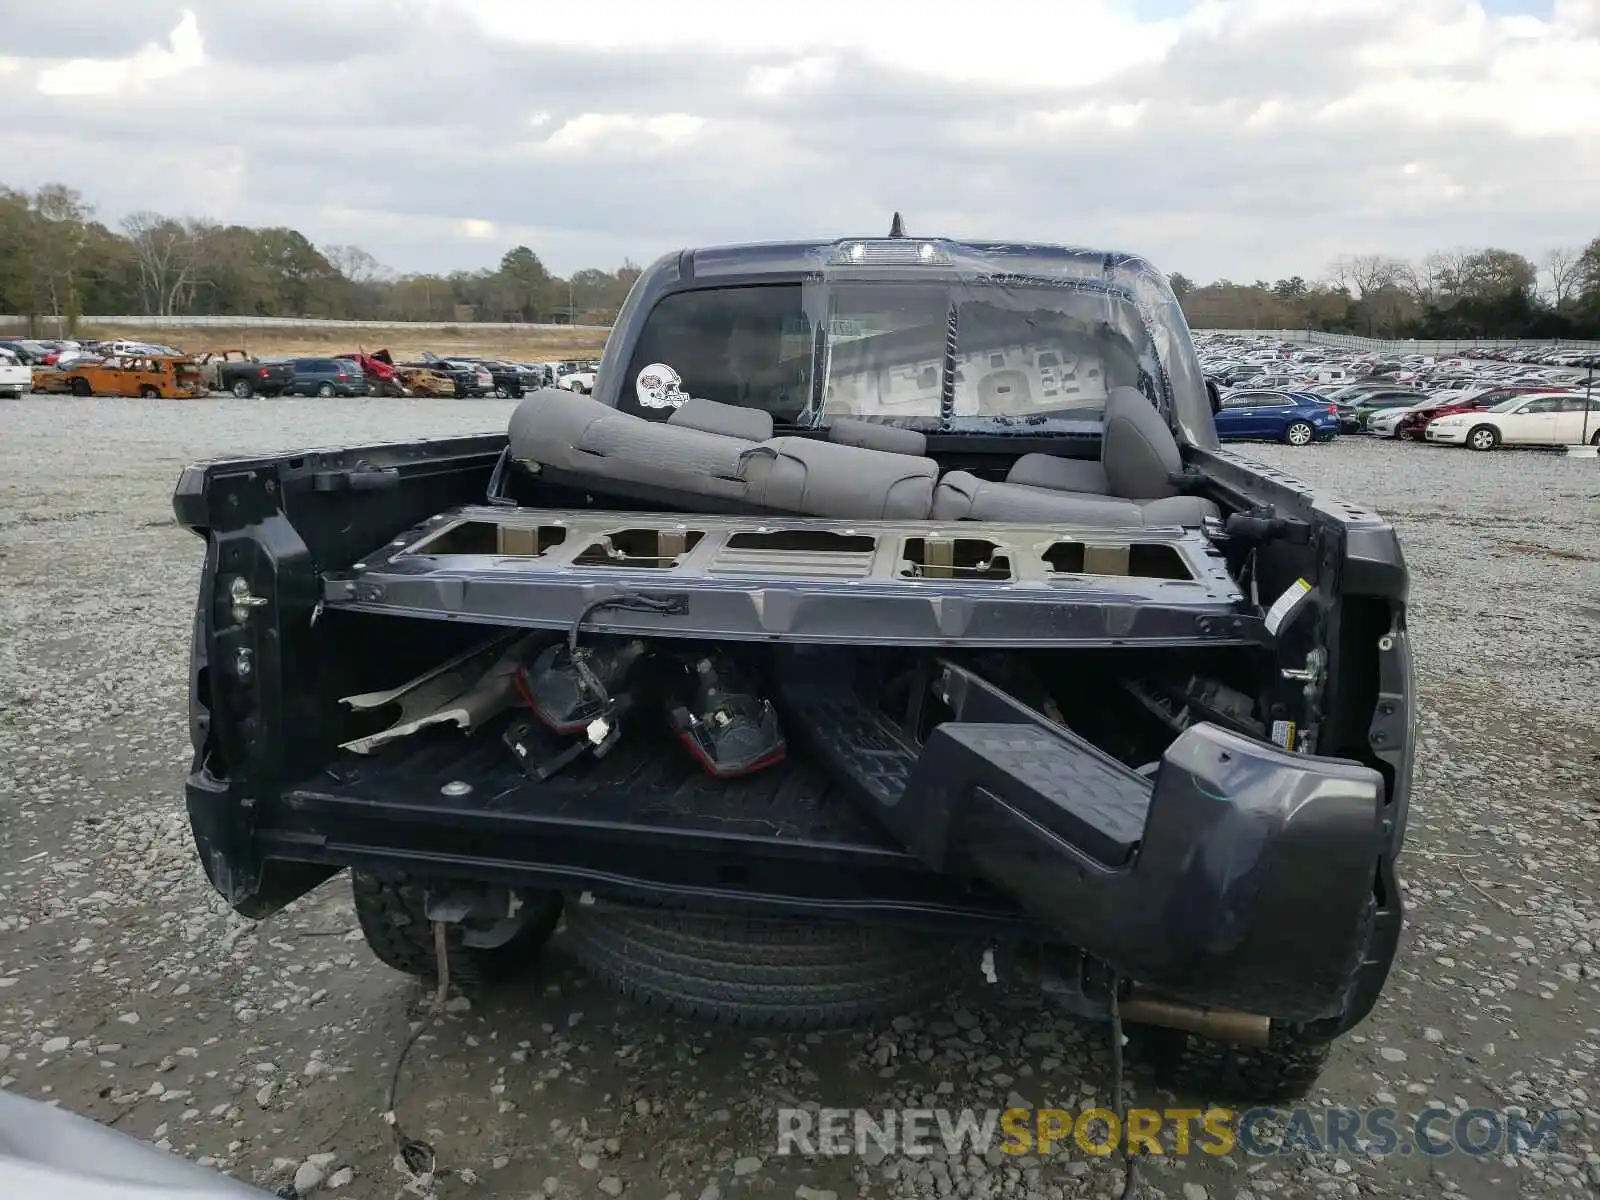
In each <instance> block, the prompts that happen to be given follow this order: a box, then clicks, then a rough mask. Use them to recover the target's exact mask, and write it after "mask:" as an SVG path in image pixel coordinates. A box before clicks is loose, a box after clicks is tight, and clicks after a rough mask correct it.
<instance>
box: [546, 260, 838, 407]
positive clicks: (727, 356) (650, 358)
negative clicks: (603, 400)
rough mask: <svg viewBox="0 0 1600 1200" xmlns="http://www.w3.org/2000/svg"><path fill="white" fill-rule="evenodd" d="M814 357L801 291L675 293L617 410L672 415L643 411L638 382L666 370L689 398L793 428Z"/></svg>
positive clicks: (651, 326)
mask: <svg viewBox="0 0 1600 1200" xmlns="http://www.w3.org/2000/svg"><path fill="white" fill-rule="evenodd" d="M811 354H812V334H811V326H810V323H809V322H808V321H807V319H806V314H805V310H804V308H803V307H802V300H801V288H800V285H799V284H778V285H763V286H759V287H729V288H714V289H708V290H704V291H693V292H677V293H675V294H673V295H670V296H666V297H663V298H662V300H661V301H660V302H659V303H658V304H657V305H656V306H655V308H654V309H653V310H652V311H651V313H650V316H649V318H648V319H647V320H646V322H645V325H644V328H643V330H641V332H640V335H639V340H638V342H637V343H636V345H635V347H634V354H633V361H632V362H631V363H629V365H628V374H627V377H626V378H625V379H624V380H623V386H622V394H621V397H620V399H619V402H618V403H619V407H621V408H622V409H624V410H625V411H628V412H634V413H637V414H639V415H642V416H654V417H657V418H659V417H661V416H663V415H664V414H665V412H666V411H668V407H665V406H663V407H658V406H653V405H646V404H641V403H640V398H639V388H638V386H637V381H638V379H639V376H640V374H641V373H643V372H644V371H645V369H646V368H647V367H656V366H664V367H667V368H669V369H670V371H671V372H673V373H675V374H676V375H677V377H678V380H679V381H680V382H679V384H678V389H679V391H680V392H681V393H682V394H684V395H689V396H698V397H700V398H702V399H705V400H716V401H719V402H720V403H723V404H738V405H742V406H744V407H747V408H759V409H762V410H764V411H766V412H770V413H771V414H772V416H773V420H774V421H776V422H777V423H779V424H792V423H794V422H796V421H797V420H798V419H799V418H800V416H801V414H802V412H804V411H805V408H806V406H807V404H808V403H809V402H810V399H811ZM570 365H571V364H563V366H570Z"/></svg>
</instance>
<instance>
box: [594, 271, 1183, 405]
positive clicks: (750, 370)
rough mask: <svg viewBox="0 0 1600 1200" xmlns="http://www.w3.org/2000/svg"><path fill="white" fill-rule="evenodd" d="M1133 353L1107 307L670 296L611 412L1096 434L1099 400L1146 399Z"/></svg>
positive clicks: (1026, 291)
mask: <svg viewBox="0 0 1600 1200" xmlns="http://www.w3.org/2000/svg"><path fill="white" fill-rule="evenodd" d="M819 327H820V329H821V333H822V334H823V335H824V336H819ZM952 333H953V334H954V337H955V344H954V346H953V347H952V346H951V337H952ZM1130 333H1133V334H1134V336H1133V337H1130V336H1129V334H1130ZM1136 337H1137V331H1136V325H1135V324H1134V323H1133V322H1131V321H1130V320H1128V319H1127V315H1126V309H1125V308H1124V306H1123V303H1122V302H1121V301H1120V300H1119V299H1118V298H1117V297H1115V296H1111V295H1107V294H1106V293H1105V292H1104V291H1089V290H1087V289H1082V288H1074V287H1045V286H1032V285H1023V286H1005V287H991V286H982V285H970V284H965V283H954V282H950V281H946V280H941V279H928V280H920V281H916V282H910V283H904V284H902V283H898V282H887V281H885V282H877V281H870V282H851V281H840V282H838V283H830V284H828V285H827V286H826V287H817V286H816V285H812V286H810V287H809V288H808V286H807V285H803V284H772V285H760V286H744V287H724V288H714V289H705V290H699V291H688V292H678V293H674V294H672V295H669V296H666V297H663V298H662V300H661V301H660V302H658V303H657V305H656V306H655V308H654V309H653V310H652V311H651V313H650V315H649V317H648V318H647V319H646V321H645V324H644V327H643V329H642V330H641V333H640V336H639V339H638V342H637V344H636V346H635V349H634V355H633V359H632V361H631V362H630V363H629V364H628V374H627V376H626V377H625V378H624V379H623V380H622V388H621V395H620V397H619V406H620V407H621V408H623V409H624V410H625V411H630V412H634V413H637V414H639V415H642V416H647V417H654V418H656V419H661V418H663V417H664V416H666V415H668V413H669V412H670V410H671V409H672V408H673V407H675V406H676V404H677V403H680V402H681V398H682V397H685V396H695V397H700V398H703V399H707V400H714V401H718V402H721V403H724V404H736V405H740V406H742V407H749V408H758V409H762V410H764V411H766V412H769V413H771V414H772V416H773V419H774V421H775V423H776V424H778V425H780V426H782V425H798V426H803V427H816V426H826V425H828V424H830V423H831V421H832V420H833V419H834V418H837V417H855V418H865V419H867V420H877V421H884V422H888V423H893V424H896V425H901V426H905V427H908V428H914V429H921V430H925V431H930V432H931V431H939V430H942V431H947V432H958V431H971V432H1009V431H1019V432H1021V431H1036V432H1041V433H1043V432H1058V431H1059V432H1067V431H1080V430H1081V431H1094V430H1097V429H1098V428H1099V423H1100V420H1101V418H1102V416H1103V415H1104V411H1105V403H1106V396H1107V393H1108V391H1109V389H1110V388H1112V387H1117V386H1129V387H1134V388H1138V389H1139V390H1140V391H1142V392H1144V393H1145V394H1146V395H1147V396H1149V397H1151V399H1152V400H1154V398H1155V380H1154V379H1153V377H1152V372H1151V368H1152V367H1153V369H1154V370H1156V371H1159V370H1160V367H1159V365H1158V364H1156V363H1155V362H1154V356H1153V353H1152V352H1151V348H1150V346H1149V344H1148V342H1147V341H1144V340H1143V339H1139V340H1138V341H1136V340H1135V338H1136ZM818 364H820V369H821V370H822V371H823V372H824V373H823V376H822V379H821V381H820V382H821V386H820V387H818V386H815V385H816V383H817V382H818V381H817V380H816V378H815V375H814V373H815V371H816V370H817V369H818ZM947 366H948V367H950V368H952V369H950V370H949V372H948V375H949V377H948V378H947Z"/></svg>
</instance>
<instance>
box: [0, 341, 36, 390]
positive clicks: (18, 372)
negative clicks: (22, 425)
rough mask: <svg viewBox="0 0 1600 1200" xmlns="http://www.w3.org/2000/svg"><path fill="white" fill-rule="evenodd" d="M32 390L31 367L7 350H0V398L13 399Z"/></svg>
mask: <svg viewBox="0 0 1600 1200" xmlns="http://www.w3.org/2000/svg"><path fill="white" fill-rule="evenodd" d="M32 390H33V368H32V367H30V366H27V365H25V364H24V363H22V362H21V361H19V360H18V358H17V356H16V355H15V354H12V353H11V352H10V351H9V350H0V399H10V400H15V399H16V398H17V397H18V396H20V395H22V393H23V392H31V391H32Z"/></svg>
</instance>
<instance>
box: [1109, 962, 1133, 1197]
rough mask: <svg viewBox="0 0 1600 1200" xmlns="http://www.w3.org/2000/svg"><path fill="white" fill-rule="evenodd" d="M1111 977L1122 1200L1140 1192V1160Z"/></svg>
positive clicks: (1113, 1102)
mask: <svg viewBox="0 0 1600 1200" xmlns="http://www.w3.org/2000/svg"><path fill="white" fill-rule="evenodd" d="M1118 983H1119V981H1118V979H1117V978H1116V977H1115V976H1113V977H1112V979H1111V1107H1112V1108H1113V1109H1114V1110H1115V1111H1116V1114H1117V1121H1118V1122H1119V1123H1120V1124H1121V1126H1122V1137H1121V1138H1120V1139H1119V1141H1120V1142H1121V1144H1122V1170H1123V1183H1122V1196H1121V1200H1134V1197H1135V1196H1137V1195H1138V1194H1139V1160H1138V1159H1137V1158H1135V1157H1134V1156H1133V1155H1132V1154H1130V1153H1129V1152H1128V1110H1127V1107H1126V1105H1125V1104H1124V1102H1123V1099H1124V1098H1123V1094H1122V1076H1123V1070H1122V1014H1121V1013H1120V1012H1119V1011H1118V1009H1117V985H1118Z"/></svg>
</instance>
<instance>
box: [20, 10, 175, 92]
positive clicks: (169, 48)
mask: <svg viewBox="0 0 1600 1200" xmlns="http://www.w3.org/2000/svg"><path fill="white" fill-rule="evenodd" d="M205 57H206V55H205V45H204V43H203V42H202V41H201V39H200V23H199V21H198V20H196V18H195V15H194V13H193V12H192V11H189V10H187V9H186V10H184V14H183V17H182V19H181V20H180V21H179V22H178V23H177V25H175V26H174V27H173V29H172V32H171V33H170V34H168V35H167V45H166V46H161V45H159V44H158V43H156V42H147V43H145V44H144V45H143V46H141V47H139V49H138V50H136V51H134V52H133V53H132V54H130V55H129V56H128V57H127V58H113V59H97V58H73V59H68V60H67V61H66V62H64V63H61V64H59V65H57V66H53V67H50V68H49V69H47V70H44V71H41V72H40V73H39V82H38V87H39V91H40V92H42V93H44V94H45V95H46V96H114V95H117V94H119V93H124V92H130V91H133V90H135V89H138V88H142V87H144V86H146V85H147V84H151V83H157V82H159V81H161V80H163V79H171V78H173V77H175V76H178V75H183V74H185V73H187V72H189V71H193V70H195V69H197V68H199V67H201V66H203V65H204V63H205Z"/></svg>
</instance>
